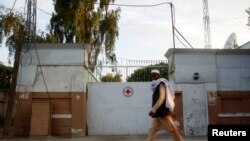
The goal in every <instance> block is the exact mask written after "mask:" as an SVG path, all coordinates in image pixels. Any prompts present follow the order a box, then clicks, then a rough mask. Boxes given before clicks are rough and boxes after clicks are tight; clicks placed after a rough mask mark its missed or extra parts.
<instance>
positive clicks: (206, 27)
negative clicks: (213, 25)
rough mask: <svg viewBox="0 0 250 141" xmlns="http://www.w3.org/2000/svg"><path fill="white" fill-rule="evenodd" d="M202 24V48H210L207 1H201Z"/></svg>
mask: <svg viewBox="0 0 250 141" xmlns="http://www.w3.org/2000/svg"><path fill="white" fill-rule="evenodd" d="M203 23H204V42H205V44H204V47H205V48H208V49H209V48H211V37H210V21H209V12H208V0H203Z"/></svg>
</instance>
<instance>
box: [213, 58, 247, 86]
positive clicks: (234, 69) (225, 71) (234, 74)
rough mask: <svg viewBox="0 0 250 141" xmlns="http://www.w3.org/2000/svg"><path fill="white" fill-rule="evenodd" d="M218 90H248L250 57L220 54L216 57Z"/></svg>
mask: <svg viewBox="0 0 250 141" xmlns="http://www.w3.org/2000/svg"><path fill="white" fill-rule="evenodd" d="M217 65H218V83H217V84H218V90H220V91H249V90H250V55H235V54H234V55H230V54H221V55H218V56H217Z"/></svg>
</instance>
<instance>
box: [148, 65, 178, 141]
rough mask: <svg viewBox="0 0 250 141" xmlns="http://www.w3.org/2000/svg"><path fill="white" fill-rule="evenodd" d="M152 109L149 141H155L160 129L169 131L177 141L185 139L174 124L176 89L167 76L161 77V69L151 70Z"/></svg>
mask: <svg viewBox="0 0 250 141" xmlns="http://www.w3.org/2000/svg"><path fill="white" fill-rule="evenodd" d="M151 79H152V83H151V89H152V91H153V96H152V109H151V110H150V112H149V115H150V116H151V117H152V123H151V127H150V129H149V134H148V138H147V141H155V140H156V137H157V134H158V131H160V130H166V131H168V132H169V133H170V134H171V135H172V137H173V138H174V139H175V141H183V139H182V136H181V135H180V133H179V131H178V130H177V128H176V126H175V125H174V122H173V119H172V116H175V115H174V113H173V109H174V105H175V104H174V89H173V88H172V87H171V85H170V83H169V82H168V80H167V79H165V78H160V72H159V70H156V69H154V70H152V71H151Z"/></svg>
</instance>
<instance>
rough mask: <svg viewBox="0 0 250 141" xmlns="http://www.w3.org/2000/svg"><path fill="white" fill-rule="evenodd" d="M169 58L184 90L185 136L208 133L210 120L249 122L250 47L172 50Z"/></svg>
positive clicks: (173, 75)
mask: <svg viewBox="0 0 250 141" xmlns="http://www.w3.org/2000/svg"><path fill="white" fill-rule="evenodd" d="M166 57H167V58H168V60H169V70H172V71H170V81H171V82H173V84H174V85H175V90H176V91H180V92H182V93H183V107H184V110H183V111H184V112H183V115H184V117H183V118H184V119H183V120H184V132H185V135H205V134H206V130H205V127H206V125H207V124H209V123H210V124H230V123H235V124H246V123H249V121H250V120H249V119H250V118H249V117H250V116H249V110H250V109H249V108H246V107H249V106H248V105H249V104H248V103H249V102H248V101H249V97H250V95H249V92H250V91H249V90H250V67H249V66H250V50H246V49H245V50H240V49H222V50H220V49H170V50H169V51H168V52H167V53H166ZM194 72H198V73H199V75H200V78H199V79H198V80H194V79H193V73H194ZM232 105H233V106H232ZM230 120H231V121H230Z"/></svg>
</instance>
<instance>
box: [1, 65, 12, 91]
mask: <svg viewBox="0 0 250 141" xmlns="http://www.w3.org/2000/svg"><path fill="white" fill-rule="evenodd" d="M12 72H13V69H12V67H7V66H5V65H3V64H1V63H0V89H10V85H11V76H12Z"/></svg>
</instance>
